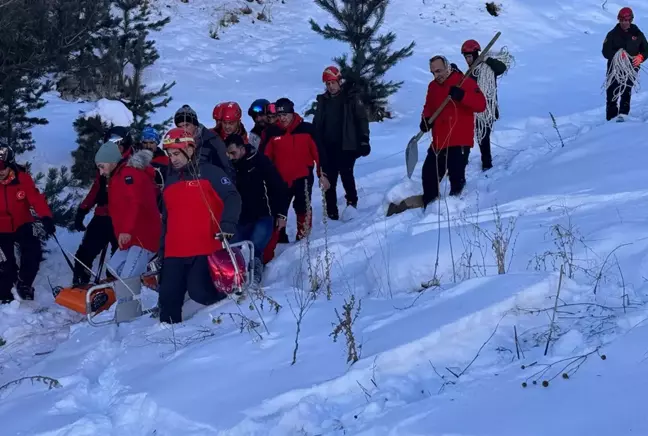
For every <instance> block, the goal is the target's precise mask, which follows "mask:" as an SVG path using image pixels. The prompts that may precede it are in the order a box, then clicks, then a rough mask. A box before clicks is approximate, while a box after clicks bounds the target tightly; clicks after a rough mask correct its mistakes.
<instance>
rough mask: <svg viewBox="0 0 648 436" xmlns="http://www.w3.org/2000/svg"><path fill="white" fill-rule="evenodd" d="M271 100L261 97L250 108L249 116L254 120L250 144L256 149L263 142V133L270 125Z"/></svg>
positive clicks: (249, 138) (249, 136)
mask: <svg viewBox="0 0 648 436" xmlns="http://www.w3.org/2000/svg"><path fill="white" fill-rule="evenodd" d="M269 105H270V102H269V101H268V100H266V99H263V98H260V99H258V100H254V101H253V102H252V104H251V105H250V108H249V109H248V116H249V117H250V118H252V121H254V127H253V128H252V130H250V134H249V135H248V142H249V144H250V145H251V146H252V147H254V148H255V149H258V148H259V145H260V144H261V135H262V134H263V131H264V130H265V128H266V127H268V106H269Z"/></svg>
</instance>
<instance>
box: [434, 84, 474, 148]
mask: <svg viewBox="0 0 648 436" xmlns="http://www.w3.org/2000/svg"><path fill="white" fill-rule="evenodd" d="M462 78H463V75H462V74H461V73H459V72H457V71H453V72H452V73H450V76H449V77H448V78H447V79H446V80H445V82H443V83H442V84H439V83H437V81H436V80H433V81H432V82H430V84H429V85H428V90H427V96H426V97H425V106H424V107H423V116H424V117H425V118H426V119H428V118H430V117H431V116H432V115H433V114H434V112H435V111H436V110H437V109H438V108H439V107H440V106H441V103H442V102H443V100H445V98H446V97H447V96H448V93H449V92H450V87H452V86H457V85H458V84H459V82H460V81H461V79H462ZM461 89H463V90H464V93H465V94H464V97H463V99H462V100H461V101H459V102H457V101H454V100H450V102H449V103H448V104H447V105H446V107H445V108H444V109H443V110H442V111H441V113H440V114H439V116H438V117H437V119H436V120H435V121H434V123H433V124H432V144H431V145H430V146H431V147H432V146H434V149H435V150H437V151H439V150H443V149H444V148H447V147H455V146H470V147H472V146H473V143H474V138H475V113H476V112H483V111H484V110H486V98H485V97H484V94H482V92H481V90H480V89H479V86H477V82H475V81H474V80H473V79H471V78H470V77H469V78H467V79H466V80H465V82H464V83H463V85H462V86H461Z"/></svg>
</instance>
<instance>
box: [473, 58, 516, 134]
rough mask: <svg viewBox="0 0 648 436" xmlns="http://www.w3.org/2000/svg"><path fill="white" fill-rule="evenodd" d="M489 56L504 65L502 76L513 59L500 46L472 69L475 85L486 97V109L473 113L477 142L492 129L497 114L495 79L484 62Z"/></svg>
mask: <svg viewBox="0 0 648 436" xmlns="http://www.w3.org/2000/svg"><path fill="white" fill-rule="evenodd" d="M489 57H492V58H495V59H497V60H498V61H501V62H502V63H504V65H506V71H505V72H504V74H503V76H504V75H506V73H508V71H509V69H510V68H511V66H512V65H513V62H514V60H515V59H514V58H513V55H511V54H510V53H509V51H508V49H507V48H506V47H502V49H501V50H500V51H499V52H498V53H495V54H493V55H492V56H487V57H486V58H485V59H484V62H482V63H481V64H479V65H478V66H477V67H475V70H474V71H475V74H476V76H477V85H478V86H479V89H481V91H482V93H483V94H484V97H486V110H485V111H483V112H479V113H476V114H475V142H476V143H477V144H479V143H480V142H481V140H482V139H484V137H485V136H486V131H487V130H488V129H492V127H493V124H494V123H495V115H496V114H497V79H496V78H495V73H494V72H493V70H492V69H491V67H490V66H488V64H486V62H485V61H486V59H488V58H489Z"/></svg>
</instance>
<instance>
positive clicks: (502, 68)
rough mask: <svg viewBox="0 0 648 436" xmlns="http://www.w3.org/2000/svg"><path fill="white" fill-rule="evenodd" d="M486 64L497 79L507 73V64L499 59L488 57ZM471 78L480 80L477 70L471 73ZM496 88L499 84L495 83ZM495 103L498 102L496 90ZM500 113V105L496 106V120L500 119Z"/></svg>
mask: <svg viewBox="0 0 648 436" xmlns="http://www.w3.org/2000/svg"><path fill="white" fill-rule="evenodd" d="M484 63H485V64H486V65H488V66H489V67H490V69H491V70H493V73H494V74H495V78H497V77H499V76H501V75H502V74H504V73H505V72H506V64H505V63H504V62H502V61H500V60H499V59H495V58H491V57H488V58H486V60H484ZM470 76H471V77H472V78H473V79H475V81H477V80H478V73H477V70H472V73H470ZM495 86H496V87H497V82H495ZM495 101H497V90H495ZM499 116H500V113H499V104H497V105H495V119H496V120H497V119H499Z"/></svg>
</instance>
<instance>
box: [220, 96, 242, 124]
mask: <svg viewBox="0 0 648 436" xmlns="http://www.w3.org/2000/svg"><path fill="white" fill-rule="evenodd" d="M241 116H243V111H242V110H241V106H239V105H238V103H236V102H234V101H229V102H227V103H224V105H223V109H222V117H221V119H220V120H221V121H241Z"/></svg>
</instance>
